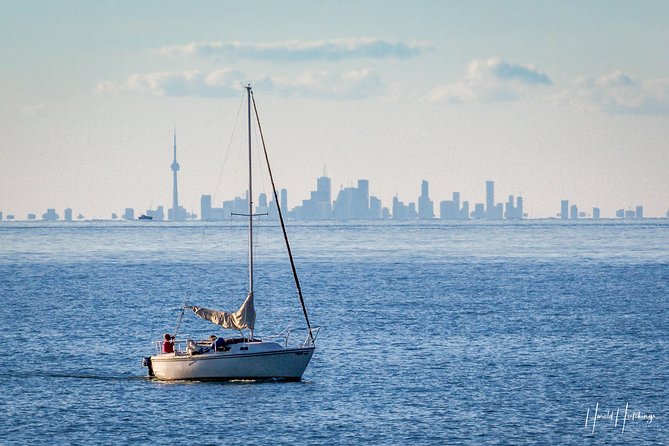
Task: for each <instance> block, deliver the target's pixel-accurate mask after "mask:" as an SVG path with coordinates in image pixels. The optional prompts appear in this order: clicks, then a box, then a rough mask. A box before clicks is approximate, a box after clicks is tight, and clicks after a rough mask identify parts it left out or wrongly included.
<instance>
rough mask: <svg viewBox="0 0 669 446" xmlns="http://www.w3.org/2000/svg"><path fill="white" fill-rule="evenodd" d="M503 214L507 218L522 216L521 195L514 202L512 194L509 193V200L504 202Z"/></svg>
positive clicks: (519, 217)
mask: <svg viewBox="0 0 669 446" xmlns="http://www.w3.org/2000/svg"><path fill="white" fill-rule="evenodd" d="M504 216H505V218H507V219H521V218H523V197H518V198H517V199H516V200H515V203H514V197H513V195H509V201H507V202H506V213H505V214H504Z"/></svg>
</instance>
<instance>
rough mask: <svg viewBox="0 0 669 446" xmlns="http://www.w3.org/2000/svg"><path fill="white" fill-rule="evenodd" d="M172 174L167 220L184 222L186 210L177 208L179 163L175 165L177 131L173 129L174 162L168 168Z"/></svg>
mask: <svg viewBox="0 0 669 446" xmlns="http://www.w3.org/2000/svg"><path fill="white" fill-rule="evenodd" d="M170 168H171V169H172V172H173V181H172V209H169V210H168V211H167V214H168V218H169V219H170V220H172V221H184V220H186V210H185V209H183V208H182V207H179V190H178V187H177V172H179V163H177V130H176V129H174V160H173V161H172V165H171V166H170Z"/></svg>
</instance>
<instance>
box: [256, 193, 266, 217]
mask: <svg viewBox="0 0 669 446" xmlns="http://www.w3.org/2000/svg"><path fill="white" fill-rule="evenodd" d="M255 212H256V214H269V207H268V206H267V194H266V193H264V192H263V193H261V194H260V195H258V206H256V211H255Z"/></svg>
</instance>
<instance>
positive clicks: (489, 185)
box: [485, 181, 495, 219]
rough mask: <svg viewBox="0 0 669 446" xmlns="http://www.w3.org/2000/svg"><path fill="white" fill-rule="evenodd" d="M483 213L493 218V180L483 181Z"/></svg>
mask: <svg viewBox="0 0 669 446" xmlns="http://www.w3.org/2000/svg"><path fill="white" fill-rule="evenodd" d="M485 213H486V218H488V219H493V218H495V182H494V181H486V182H485Z"/></svg>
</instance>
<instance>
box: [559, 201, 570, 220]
mask: <svg viewBox="0 0 669 446" xmlns="http://www.w3.org/2000/svg"><path fill="white" fill-rule="evenodd" d="M560 218H561V219H563V220H566V219H568V218H569V200H562V201H561V202H560Z"/></svg>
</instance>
